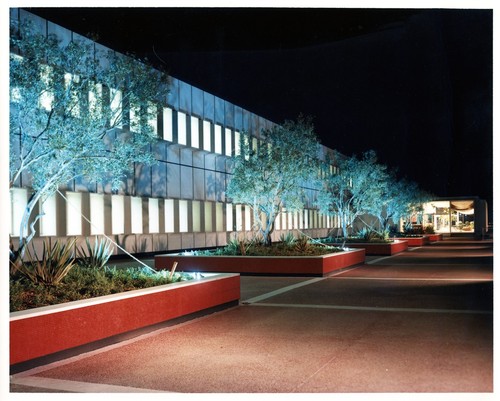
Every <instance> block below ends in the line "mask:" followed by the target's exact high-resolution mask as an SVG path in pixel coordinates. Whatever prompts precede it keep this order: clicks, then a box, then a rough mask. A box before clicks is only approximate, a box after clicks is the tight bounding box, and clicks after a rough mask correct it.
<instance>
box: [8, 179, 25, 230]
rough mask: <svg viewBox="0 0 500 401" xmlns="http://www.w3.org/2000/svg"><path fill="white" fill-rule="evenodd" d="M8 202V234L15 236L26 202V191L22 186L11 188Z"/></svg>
mask: <svg viewBox="0 0 500 401" xmlns="http://www.w3.org/2000/svg"><path fill="white" fill-rule="evenodd" d="M10 202H11V203H10V204H11V210H10V234H11V235H14V236H16V237H17V236H19V234H20V228H21V220H22V218H23V214H24V209H25V208H26V205H27V204H28V191H27V190H26V189H24V188H11V190H10Z"/></svg>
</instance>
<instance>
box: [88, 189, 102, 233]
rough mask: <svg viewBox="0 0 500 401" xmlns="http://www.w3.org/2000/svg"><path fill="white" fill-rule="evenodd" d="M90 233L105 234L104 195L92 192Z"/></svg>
mask: <svg viewBox="0 0 500 401" xmlns="http://www.w3.org/2000/svg"><path fill="white" fill-rule="evenodd" d="M90 221H91V224H90V234H91V235H99V234H104V195H102V194H90Z"/></svg>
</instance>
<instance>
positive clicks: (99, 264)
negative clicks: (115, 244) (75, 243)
mask: <svg viewBox="0 0 500 401" xmlns="http://www.w3.org/2000/svg"><path fill="white" fill-rule="evenodd" d="M85 244H86V248H84V247H83V246H82V247H79V248H78V257H79V258H81V260H80V265H82V266H84V267H89V268H92V269H103V268H104V267H105V266H106V264H107V263H108V260H109V258H110V256H111V252H112V251H113V248H112V245H111V241H109V240H107V239H105V238H98V237H96V239H95V241H94V245H92V244H91V243H90V240H89V238H88V237H87V238H85Z"/></svg>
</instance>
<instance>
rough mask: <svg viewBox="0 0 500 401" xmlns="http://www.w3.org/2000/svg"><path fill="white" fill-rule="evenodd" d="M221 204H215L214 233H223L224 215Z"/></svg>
mask: <svg viewBox="0 0 500 401" xmlns="http://www.w3.org/2000/svg"><path fill="white" fill-rule="evenodd" d="M222 210H223V209H222V203H220V202H217V203H216V204H215V231H218V232H220V231H224V213H223V212H222Z"/></svg>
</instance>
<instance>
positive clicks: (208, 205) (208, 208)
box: [205, 202, 213, 232]
mask: <svg viewBox="0 0 500 401" xmlns="http://www.w3.org/2000/svg"><path fill="white" fill-rule="evenodd" d="M211 231H213V225H212V202H205V232H211Z"/></svg>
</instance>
